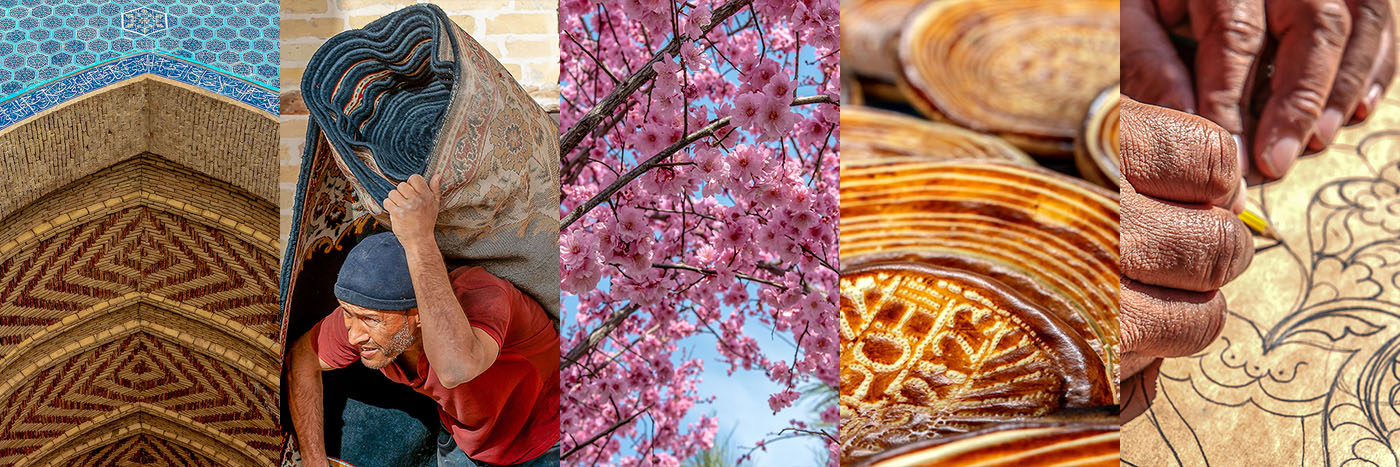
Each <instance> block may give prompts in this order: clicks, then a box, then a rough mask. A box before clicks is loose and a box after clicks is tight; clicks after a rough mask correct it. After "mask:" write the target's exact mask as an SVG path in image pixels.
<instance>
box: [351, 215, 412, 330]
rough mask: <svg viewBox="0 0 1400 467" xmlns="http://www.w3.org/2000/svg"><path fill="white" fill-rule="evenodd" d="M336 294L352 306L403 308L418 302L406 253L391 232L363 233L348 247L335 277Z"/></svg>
mask: <svg viewBox="0 0 1400 467" xmlns="http://www.w3.org/2000/svg"><path fill="white" fill-rule="evenodd" d="M335 298H338V299H340V301H343V302H345V303H349V304H351V305H355V306H361V307H365V308H369V309H371V310H382V311H402V310H407V309H409V308H413V307H415V306H418V299H417V298H415V297H414V296H413V279H412V278H411V277H409V275H408V257H407V256H404V252H403V244H401V243H399V239H398V237H395V236H394V234H393V233H392V232H384V233H378V234H374V235H370V236H368V237H365V239H364V240H361V241H360V243H359V244H358V245H355V247H354V248H351V249H350V254H349V255H348V256H346V257H345V263H344V264H341V265H340V275H339V276H338V277H336V279H335Z"/></svg>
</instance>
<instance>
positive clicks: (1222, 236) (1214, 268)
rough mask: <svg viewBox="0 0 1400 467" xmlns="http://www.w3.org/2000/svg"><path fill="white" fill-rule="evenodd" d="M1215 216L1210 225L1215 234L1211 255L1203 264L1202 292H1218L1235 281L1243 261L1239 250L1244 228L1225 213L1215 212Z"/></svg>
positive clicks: (1210, 249) (1207, 256)
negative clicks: (1232, 280) (1239, 265)
mask: <svg viewBox="0 0 1400 467" xmlns="http://www.w3.org/2000/svg"><path fill="white" fill-rule="evenodd" d="M1215 213H1216V214H1219V215H1215V216H1211V218H1210V219H1211V220H1210V223H1211V224H1213V225H1212V227H1213V230H1214V232H1215V236H1214V238H1211V239H1210V240H1211V242H1212V244H1211V245H1209V247H1208V250H1209V253H1208V254H1207V255H1205V256H1206V260H1205V262H1204V263H1203V264H1204V266H1205V271H1204V273H1205V274H1203V275H1202V277H1204V278H1205V280H1206V283H1205V284H1204V287H1203V290H1202V291H1207V290H1216V289H1219V288H1221V287H1223V286H1225V284H1227V283H1229V282H1230V280H1231V279H1234V273H1235V271H1237V270H1238V266H1237V264H1236V263H1237V262H1238V261H1240V260H1241V258H1240V253H1241V252H1240V251H1239V250H1240V249H1239V244H1240V241H1239V236H1240V235H1243V234H1244V232H1242V231H1241V229H1243V226H1242V225H1241V224H1240V222H1239V221H1238V220H1236V219H1234V218H1231V217H1229V216H1226V215H1224V214H1223V211H1215Z"/></svg>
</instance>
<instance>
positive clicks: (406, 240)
mask: <svg viewBox="0 0 1400 467" xmlns="http://www.w3.org/2000/svg"><path fill="white" fill-rule="evenodd" d="M441 190H442V175H435V176H433V181H432V183H431V184H429V183H428V181H427V180H425V179H423V176H422V175H418V174H413V175H412V176H410V177H408V180H407V181H405V182H403V183H400V184H399V186H398V187H396V188H395V189H394V191H390V192H389V196H387V197H385V198H384V210H385V211H388V212H389V226H390V228H392V229H393V231H394V236H396V237H398V238H399V242H401V243H403V244H404V247H405V248H407V247H408V246H409V244H410V243H415V244H416V243H418V242H420V241H422V240H424V239H431V238H432V236H433V227H434V226H435V225H436V224H437V215H438V208H439V206H438V204H439V203H440V202H441V196H442V195H441V193H440V192H441Z"/></svg>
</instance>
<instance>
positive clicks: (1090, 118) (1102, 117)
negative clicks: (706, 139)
mask: <svg viewBox="0 0 1400 467" xmlns="http://www.w3.org/2000/svg"><path fill="white" fill-rule="evenodd" d="M1119 97H1120V95H1119V93H1118V85H1117V84H1115V85H1113V86H1110V87H1109V88H1108V89H1104V90H1103V92H1101V93H1099V97H1097V98H1094V102H1093V103H1092V104H1090V105H1089V114H1088V115H1086V116H1085V117H1084V124H1083V126H1081V127H1080V129H1079V135H1078V137H1076V138H1075V141H1074V165H1075V167H1078V168H1079V174H1080V175H1083V176H1084V178H1086V179H1089V180H1090V181H1092V182H1094V183H1097V184H1099V185H1100V186H1103V187H1107V188H1109V189H1111V190H1116V189H1118V177H1119V176H1120V175H1121V174H1122V173H1123V170H1122V169H1121V168H1120V167H1119V165H1120V164H1122V161H1121V160H1120V159H1119V158H1118V154H1119V153H1118V151H1119V148H1120V145H1119V141H1118V103H1119V100H1120V99H1119Z"/></svg>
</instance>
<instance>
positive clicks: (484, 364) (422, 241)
mask: <svg viewBox="0 0 1400 467" xmlns="http://www.w3.org/2000/svg"><path fill="white" fill-rule="evenodd" d="M441 189H442V180H441V177H440V176H438V177H434V178H433V183H432V184H431V185H429V183H428V181H427V180H424V179H423V177H422V176H421V175H417V174H414V175H413V176H411V177H409V179H408V181H406V182H403V183H400V184H399V186H398V187H397V188H396V189H395V190H394V191H391V192H389V196H388V197H386V198H385V199H384V210H386V211H388V212H389V223H390V225H391V226H392V228H393V230H394V236H396V237H398V239H399V243H400V244H402V245H403V249H404V255H405V256H407V257H408V271H409V275H410V276H411V278H412V280H413V293H414V295H415V296H416V297H417V300H418V319H419V322H420V324H421V326H422V330H423V353H424V354H425V355H426V356H427V358H428V361H429V362H432V364H433V369H434V370H435V371H436V372H437V376H438V381H439V382H441V383H442V385H443V386H446V387H449V388H451V387H456V386H457V385H459V384H462V383H465V382H467V381H471V380H472V379H473V378H476V376H477V375H479V374H481V373H482V372H483V371H486V369H487V368H489V367H490V366H491V364H492V363H494V362H495V361H496V355H497V354H498V353H499V352H500V350H501V349H500V345H499V344H497V343H496V341H495V339H492V338H491V336H490V335H489V334H487V333H486V331H482V330H481V329H478V328H475V327H472V325H471V322H470V321H469V320H468V319H467V316H466V315H465V314H464V313H463V312H462V304H461V303H459V302H458V301H457V295H456V294H455V293H453V291H452V282H451V280H450V279H448V277H447V264H446V263H445V262H444V261H443V259H442V252H441V250H439V249H438V245H437V240H436V239H435V238H433V226H434V224H435V223H436V221H437V214H438V203H439V196H440V194H439V191H440V190H441Z"/></svg>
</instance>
